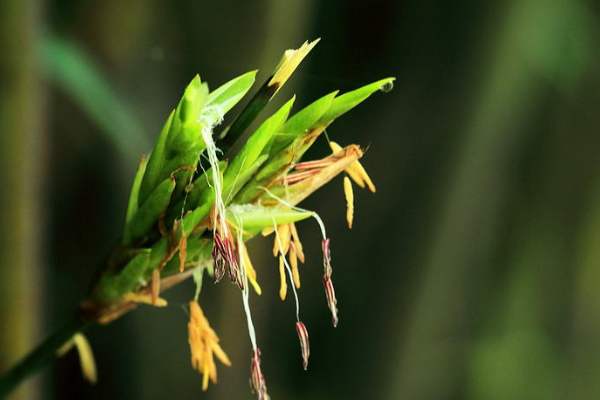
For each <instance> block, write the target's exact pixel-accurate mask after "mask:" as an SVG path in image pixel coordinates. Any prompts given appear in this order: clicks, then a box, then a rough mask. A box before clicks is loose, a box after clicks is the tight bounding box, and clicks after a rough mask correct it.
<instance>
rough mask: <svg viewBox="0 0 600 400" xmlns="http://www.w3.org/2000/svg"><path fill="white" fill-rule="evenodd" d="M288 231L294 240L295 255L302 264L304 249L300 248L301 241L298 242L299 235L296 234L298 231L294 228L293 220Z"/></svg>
mask: <svg viewBox="0 0 600 400" xmlns="http://www.w3.org/2000/svg"><path fill="white" fill-rule="evenodd" d="M290 232H291V234H292V238H293V240H294V250H295V251H296V256H297V257H298V259H299V260H300V262H301V263H302V264H304V251H303V250H302V243H301V242H300V237H299V236H298V231H297V230H296V224H295V223H293V222H292V223H290Z"/></svg>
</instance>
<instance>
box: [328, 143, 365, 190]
mask: <svg viewBox="0 0 600 400" xmlns="http://www.w3.org/2000/svg"><path fill="white" fill-rule="evenodd" d="M329 147H331V151H332V152H333V153H337V152H338V151H341V150H343V149H342V147H341V146H340V145H339V144H337V143H336V142H329ZM345 171H346V173H347V174H348V175H349V176H350V178H352V180H353V181H354V182H355V183H356V184H357V185H358V186H360V187H361V188H362V189H364V188H365V185H366V186H368V187H369V190H370V191H371V192H373V193H375V192H376V191H377V189H376V188H375V185H374V184H373V181H372V180H371V177H369V174H367V171H366V170H365V168H364V167H363V166H362V164H361V163H360V161H354V162H353V163H352V164H350V165H349V166H348V167H347V168H346V170H345Z"/></svg>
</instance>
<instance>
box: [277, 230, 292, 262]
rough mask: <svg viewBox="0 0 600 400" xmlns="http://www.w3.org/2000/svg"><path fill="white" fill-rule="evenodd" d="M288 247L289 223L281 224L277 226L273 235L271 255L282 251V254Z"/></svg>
mask: <svg viewBox="0 0 600 400" xmlns="http://www.w3.org/2000/svg"><path fill="white" fill-rule="evenodd" d="M280 240H281V246H282V247H283V248H282V249H280V248H279V241H280ZM289 249H290V224H281V225H279V226H278V227H277V235H276V236H275V239H274V243H273V256H274V257H276V256H277V254H279V253H280V252H282V253H283V254H284V255H285V254H287V253H288V251H289Z"/></svg>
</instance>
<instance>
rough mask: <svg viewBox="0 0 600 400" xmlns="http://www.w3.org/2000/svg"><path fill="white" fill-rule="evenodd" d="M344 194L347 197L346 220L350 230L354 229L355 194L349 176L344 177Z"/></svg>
mask: <svg viewBox="0 0 600 400" xmlns="http://www.w3.org/2000/svg"><path fill="white" fill-rule="evenodd" d="M344 194H345V195H346V206H347V207H346V220H347V221H348V228H350V229H352V221H353V220H354V192H353V191H352V182H350V178H348V177H347V176H345V177H344Z"/></svg>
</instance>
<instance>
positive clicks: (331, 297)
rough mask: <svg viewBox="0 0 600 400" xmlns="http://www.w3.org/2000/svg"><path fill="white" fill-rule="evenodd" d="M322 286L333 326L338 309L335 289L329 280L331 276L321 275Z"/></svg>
mask: <svg viewBox="0 0 600 400" xmlns="http://www.w3.org/2000/svg"><path fill="white" fill-rule="evenodd" d="M323 287H324V288H325V297H326V298H327V306H328V307H329V310H331V323H332V324H333V327H334V328H335V327H337V324H338V322H339V320H338V315H337V313H338V309H337V299H336V297H335V290H334V288H333V282H332V281H331V277H329V276H327V275H323Z"/></svg>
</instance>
